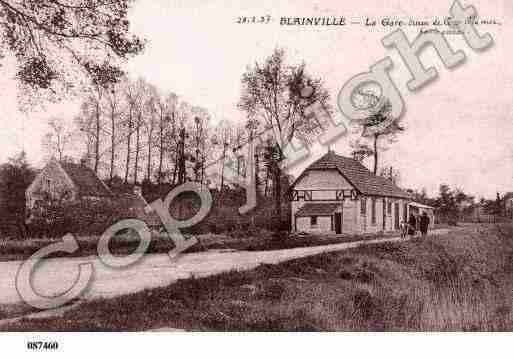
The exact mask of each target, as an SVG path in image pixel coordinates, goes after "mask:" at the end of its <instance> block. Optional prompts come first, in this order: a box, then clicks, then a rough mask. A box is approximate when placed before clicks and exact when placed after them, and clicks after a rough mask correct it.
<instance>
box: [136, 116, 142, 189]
mask: <svg viewBox="0 0 513 359" xmlns="http://www.w3.org/2000/svg"><path fill="white" fill-rule="evenodd" d="M135 136H136V137H135V164H134V184H137V180H138V174H139V152H141V115H140V114H139V118H138V119H137V127H136V128H135Z"/></svg>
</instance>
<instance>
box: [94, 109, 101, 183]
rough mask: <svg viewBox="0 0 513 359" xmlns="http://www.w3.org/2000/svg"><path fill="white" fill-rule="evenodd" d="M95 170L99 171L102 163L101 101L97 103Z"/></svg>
mask: <svg viewBox="0 0 513 359" xmlns="http://www.w3.org/2000/svg"><path fill="white" fill-rule="evenodd" d="M94 152H95V154H94V172H95V173H98V165H99V163H100V102H99V101H98V102H97V103H96V143H95V147H94Z"/></svg>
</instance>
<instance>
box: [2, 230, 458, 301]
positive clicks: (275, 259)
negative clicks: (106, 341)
mask: <svg viewBox="0 0 513 359" xmlns="http://www.w3.org/2000/svg"><path fill="white" fill-rule="evenodd" d="M447 232H448V231H447V230H436V231H433V234H445V233H447ZM398 240H400V238H386V239H376V240H372V241H365V242H353V243H341V244H333V245H326V246H318V247H307V248H294V249H284V250H277V251H260V252H246V251H241V252H212V251H210V252H202V253H191V254H184V255H182V256H180V257H178V258H177V259H175V260H171V259H170V258H169V257H168V256H167V254H148V255H146V256H145V257H144V258H143V259H142V260H141V261H140V262H138V263H137V264H135V265H133V266H131V267H128V268H124V269H112V268H109V267H107V266H105V265H104V264H103V263H102V262H101V261H100V260H99V259H98V257H85V258H69V259H68V258H55V259H47V260H44V261H42V263H41V264H40V265H39V266H38V268H37V270H36V271H35V272H34V276H33V279H34V280H33V284H34V286H35V288H36V290H37V291H38V292H39V293H40V294H43V295H47V296H53V295H56V294H58V293H61V292H63V291H65V290H66V289H67V288H68V287H70V286H71V284H72V283H73V282H74V280H76V276H77V274H78V272H77V270H78V265H79V264H80V263H92V264H93V267H94V278H93V279H92V281H91V283H90V287H89V288H88V289H87V291H86V292H85V293H84V298H98V297H114V296H119V295H123V294H129V293H134V292H137V291H140V290H143V289H148V288H155V287H161V286H166V285H169V284H171V283H173V282H174V281H176V280H178V279H180V278H188V277H190V276H191V275H194V276H197V277H200V276H209V275H213V274H217V273H221V272H225V271H230V270H248V269H252V268H255V267H257V266H258V265H260V264H262V263H268V264H275V263H280V262H283V261H287V260H290V259H294V258H301V257H307V256H311V255H315V254H318V253H323V252H333V251H339V250H343V249H348V248H353V247H357V246H359V245H362V244H364V243H376V242H395V241H398ZM21 264H22V262H19V261H16V262H0V273H1V274H0V303H1V304H14V303H19V302H20V301H21V298H20V297H19V295H18V293H17V291H16V286H15V277H16V273H17V271H18V268H19V267H20V265H21Z"/></svg>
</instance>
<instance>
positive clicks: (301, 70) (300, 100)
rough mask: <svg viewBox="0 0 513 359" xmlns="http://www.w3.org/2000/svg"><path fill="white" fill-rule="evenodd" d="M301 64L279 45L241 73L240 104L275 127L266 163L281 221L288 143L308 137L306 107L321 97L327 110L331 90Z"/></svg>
mask: <svg viewBox="0 0 513 359" xmlns="http://www.w3.org/2000/svg"><path fill="white" fill-rule="evenodd" d="M305 67H306V66H305V64H304V63H303V64H301V65H299V66H292V65H287V64H286V63H285V51H284V50H282V49H276V50H275V51H274V52H273V54H272V55H271V56H269V57H268V58H267V59H265V60H264V63H263V64H259V63H258V62H256V63H255V64H254V66H251V67H248V68H247V70H246V72H245V73H244V74H243V76H242V94H241V98H240V101H239V108H241V109H242V110H243V111H245V112H246V113H247V115H248V118H249V119H250V120H253V121H256V122H257V124H258V125H259V126H260V127H263V128H269V129H272V130H273V133H274V138H273V141H272V143H271V144H270V145H269V146H268V148H267V152H268V155H267V160H268V163H267V166H268V168H269V170H270V171H271V173H272V176H273V182H274V183H273V184H274V185H273V188H274V196H275V210H276V215H277V216H276V217H277V220H278V221H281V200H282V198H281V196H282V191H281V177H282V170H281V163H282V161H283V160H284V153H285V149H286V147H287V146H288V145H289V144H290V142H291V141H292V139H293V138H294V137H295V136H301V137H303V138H308V137H309V136H310V135H312V134H313V131H314V129H312V127H311V126H310V124H309V123H308V118H307V116H305V109H306V108H307V107H308V106H310V105H312V104H313V103H315V102H317V101H319V102H321V103H322V104H324V105H325V106H326V108H327V109H328V111H330V107H329V104H328V100H329V94H328V91H327V90H326V89H325V88H324V86H323V84H322V82H321V80H320V79H314V78H313V77H311V76H310V75H308V74H307V73H306V71H305ZM307 86H308V87H310V88H311V90H312V91H311V96H309V97H303V96H302V90H303V89H304V88H305V87H307Z"/></svg>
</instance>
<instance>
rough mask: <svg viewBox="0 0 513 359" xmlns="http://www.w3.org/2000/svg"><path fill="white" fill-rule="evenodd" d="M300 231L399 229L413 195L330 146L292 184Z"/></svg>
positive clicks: (296, 227) (294, 215) (294, 220)
mask: <svg viewBox="0 0 513 359" xmlns="http://www.w3.org/2000/svg"><path fill="white" fill-rule="evenodd" d="M291 191H292V192H291V195H292V229H293V230H294V231H296V232H309V233H333V234H341V233H347V234H363V233H377V232H381V231H393V230H397V229H399V225H400V222H401V221H402V220H406V219H407V216H408V214H409V211H410V207H409V204H410V203H411V202H412V201H411V197H410V194H409V193H407V192H406V191H404V190H402V189H401V188H399V187H397V186H396V185H394V184H393V183H392V182H391V181H390V180H388V179H386V178H383V177H379V176H375V175H374V174H372V173H371V172H370V171H369V170H368V169H367V168H366V167H365V166H363V165H362V164H361V163H360V162H358V161H356V160H354V159H352V158H347V157H343V156H339V155H337V154H335V153H334V152H333V151H329V152H328V153H327V154H326V155H324V156H323V157H321V158H320V159H319V160H317V161H315V162H314V163H312V164H311V165H310V166H308V167H307V168H306V169H305V170H304V171H303V173H302V174H301V175H300V176H299V177H298V178H297V179H296V181H295V182H294V183H293V185H292V188H291Z"/></svg>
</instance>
